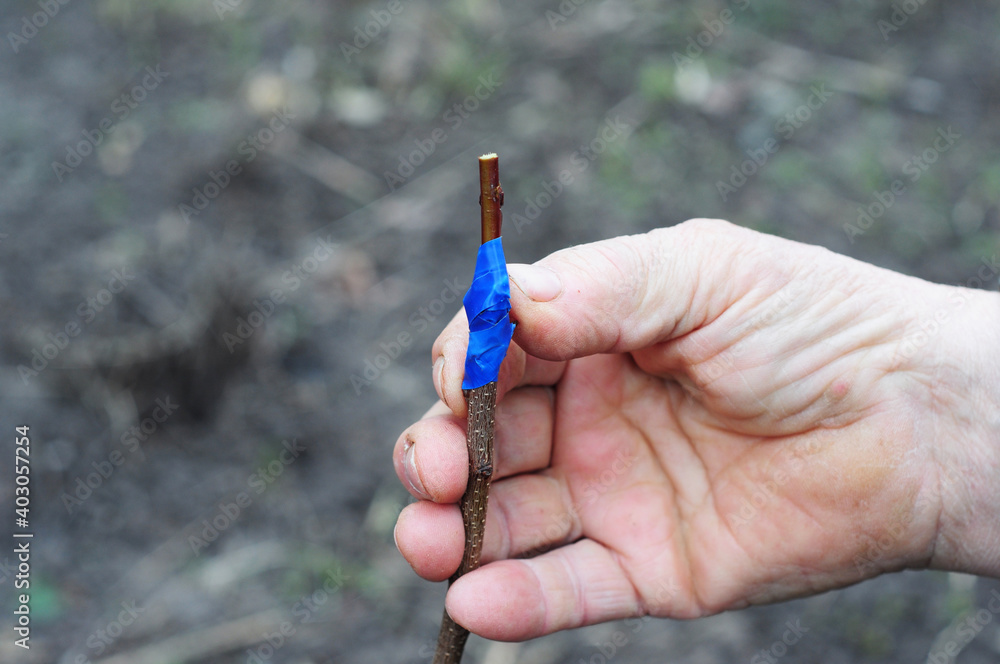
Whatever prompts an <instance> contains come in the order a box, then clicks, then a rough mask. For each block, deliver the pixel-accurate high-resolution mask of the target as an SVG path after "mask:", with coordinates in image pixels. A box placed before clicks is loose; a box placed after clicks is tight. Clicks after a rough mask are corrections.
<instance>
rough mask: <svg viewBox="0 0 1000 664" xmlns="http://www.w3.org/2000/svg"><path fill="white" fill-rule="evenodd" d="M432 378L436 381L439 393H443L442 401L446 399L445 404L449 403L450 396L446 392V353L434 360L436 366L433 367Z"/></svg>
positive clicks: (435, 386) (435, 385) (435, 384)
mask: <svg viewBox="0 0 1000 664" xmlns="http://www.w3.org/2000/svg"><path fill="white" fill-rule="evenodd" d="M431 380H433V381H434V388H435V389H436V390H437V392H438V394H440V395H441V401H444V405H446V406H447V405H448V398H447V395H445V392H444V354H443V353H442V354H441V357H439V358H438V359H436V360H434V368H433V369H431Z"/></svg>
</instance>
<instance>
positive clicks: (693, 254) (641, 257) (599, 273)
mask: <svg viewBox="0 0 1000 664" xmlns="http://www.w3.org/2000/svg"><path fill="white" fill-rule="evenodd" d="M766 237H767V236H764V235H762V234H760V233H757V232H755V231H751V230H748V229H743V228H740V227H738V226H734V225H733V224H730V223H728V222H725V221H719V220H706V219H695V220H691V221H688V222H685V223H683V224H680V225H678V226H674V227H671V228H664V229H657V230H654V231H651V232H649V233H645V234H643V235H631V236H626V237H618V238H613V239H610V240H603V241H601V242H595V243H592V244H586V245H580V246H577V247H572V248H570V249H565V250H562V251H558V252H556V253H554V254H551V255H549V256H547V257H546V258H544V259H542V260H541V261H539V262H538V263H535V264H534V265H510V266H509V268H508V269H509V274H510V279H511V285H512V286H513V288H511V308H512V311H511V316H512V318H514V319H515V320H516V321H517V327H516V328H515V332H514V340H515V341H516V342H517V344H518V345H519V346H521V347H522V348H523V349H524V350H525V351H527V352H528V353H530V354H531V355H534V356H536V357H540V358H543V359H547V360H568V359H572V358H574V357H583V356H586V355H592V354H595V353H614V352H629V351H634V350H639V349H642V348H647V347H649V346H651V345H654V344H656V343H660V342H664V341H668V340H670V339H675V338H678V337H680V336H683V335H684V334H687V333H688V332H691V331H692V330H696V329H698V328H699V327H701V326H702V325H705V324H706V323H708V322H710V321H712V320H714V319H715V318H717V317H718V316H719V315H721V314H722V313H723V312H724V311H725V310H726V308H728V307H729V306H730V305H731V304H732V303H733V302H735V301H736V300H738V299H739V297H740V296H741V295H743V294H745V293H746V292H747V291H748V290H750V289H751V288H752V287H753V285H754V280H753V276H754V271H755V270H753V269H752V268H751V269H740V270H739V272H741V273H742V274H743V275H744V277H743V278H742V279H739V278H735V277H736V276H737V275H734V272H735V271H736V270H735V267H734V266H735V265H736V263H737V261H736V258H737V256H738V255H739V256H749V255H752V254H754V251H753V249H754V247H753V246H752V245H753V244H755V243H757V244H759V243H761V242H762V241H763V238H766ZM751 262H755V261H751ZM744 267H748V268H749V267H750V266H744Z"/></svg>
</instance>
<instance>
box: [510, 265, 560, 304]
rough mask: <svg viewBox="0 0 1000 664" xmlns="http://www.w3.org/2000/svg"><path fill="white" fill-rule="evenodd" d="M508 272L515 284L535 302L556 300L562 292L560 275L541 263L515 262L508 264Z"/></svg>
mask: <svg viewBox="0 0 1000 664" xmlns="http://www.w3.org/2000/svg"><path fill="white" fill-rule="evenodd" d="M507 274H509V275H510V278H511V280H512V281H513V282H514V285H515V286H517V287H518V288H520V289H521V292H523V293H524V294H525V295H527V296H528V297H530V298H531V299H532V300H534V301H535V302H548V301H549V300H554V299H555V298H556V297H557V296H558V295H559V293H561V292H562V288H563V286H562V281H561V280H560V279H559V275H558V274H556V273H555V272H553V271H552V270H550V269H548V268H547V267H542V266H541V265H525V264H524V263H515V264H513V265H508V266H507Z"/></svg>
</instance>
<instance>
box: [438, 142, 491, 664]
mask: <svg viewBox="0 0 1000 664" xmlns="http://www.w3.org/2000/svg"><path fill="white" fill-rule="evenodd" d="M479 205H480V207H481V208H482V222H481V223H482V241H483V243H484V244H485V243H486V242H489V241H490V240H495V239H496V238H498V237H500V227H501V225H502V224H503V213H502V212H501V211H500V206H501V205H503V188H502V187H501V186H500V165H499V159H498V158H497V156H496V155H495V154H488V155H484V156H482V157H480V158H479ZM463 393H464V394H465V398H466V401H467V402H468V416H467V417H468V420H467V430H466V431H467V433H466V445H467V446H468V450H469V483H468V484H467V485H466V487H465V494H464V495H463V496H462V523H463V524H464V525H465V552H464V553H463V555H462V564H461V565H460V566H459V568H458V571H457V572H455V574H454V575H452V577H451V579H449V580H448V584H449V586H450V585H451V584H452V583H454V582H455V580H456V579H458V578H459V577H460V576H462V575H463V574H465V573H466V572H471V571H472V570H474V569H476V568H477V567H479V556H480V554H481V553H482V550H483V535H484V533H485V531H486V504H487V501H488V499H489V493H490V480H491V479H492V477H493V430H494V424H495V422H496V407H497V383H496V381H493V382H492V383H487V384H486V385H483V386H482V387H477V388H475V389H472V390H463ZM468 638H469V631H468V630H467V629H465V628H464V627H462V626H461V625H459V624H458V623H456V622H455V621H454V620H452V619H451V616H449V615H448V611H447V609H446V610H445V612H444V616H443V617H442V619H441V631H440V633H439V634H438V645H437V652H436V653H435V654H434V664H459V662H461V661H462V652H463V650H465V642H466V640H467V639H468Z"/></svg>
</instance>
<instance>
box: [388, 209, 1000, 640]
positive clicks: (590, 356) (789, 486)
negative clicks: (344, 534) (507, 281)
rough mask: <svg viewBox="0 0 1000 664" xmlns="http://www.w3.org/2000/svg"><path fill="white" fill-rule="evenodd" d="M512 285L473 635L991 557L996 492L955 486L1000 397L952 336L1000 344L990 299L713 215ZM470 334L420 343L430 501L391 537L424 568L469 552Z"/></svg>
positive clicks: (403, 467) (473, 585)
mask: <svg viewBox="0 0 1000 664" xmlns="http://www.w3.org/2000/svg"><path fill="white" fill-rule="evenodd" d="M511 286H512V287H511V291H512V295H511V299H512V317H513V318H514V319H515V320H516V321H518V327H517V330H516V333H515V337H514V341H515V343H514V344H512V345H511V349H510V351H509V352H508V354H507V357H506V359H505V360H504V365H503V367H502V369H501V375H500V394H501V401H500V404H499V407H498V413H497V440H496V455H497V463H496V470H495V472H494V481H493V485H492V493H491V496H490V502H489V511H488V517H487V526H486V528H487V530H486V539H485V544H484V552H483V561H484V563H488V564H484V566H483V567H482V568H481V569H479V570H477V571H474V572H472V573H470V574H468V575H466V576H464V577H463V578H461V579H460V580H458V581H457V582H456V583H455V584H454V585H453V586H452V588H451V589H450V591H449V593H448V598H447V609H448V612H449V613H450V614H451V616H452V617H453V618H454V619H455V620H456V621H457V622H459V623H460V624H462V625H464V626H466V627H468V628H469V629H470V630H471V631H473V632H475V633H478V634H480V635H482V636H485V637H488V638H493V639H502V640H519V639H525V638H531V637H534V636H539V635H542V634H547V633H550V632H553V631H556V630H560V629H565V628H571V627H577V626H581V625H588V624H593V623H597V622H602V621H606V620H612V619H616V618H624V617H628V616H636V615H645V614H651V615H656V616H669V617H674V618H691V617H697V616H703V615H708V614H712V613H716V612H718V611H722V610H725V609H732V608H739V607H742V606H746V605H748V604H758V603H764V602H773V601H778V600H783V599H788V598H792V597H796V596H800V595H806V594H811V593H815V592H819V591H822V590H825V589H829V588H833V587H838V586H843V585H847V584H850V583H854V582H857V581H860V580H862V579H864V578H867V577H871V576H874V575H877V574H879V573H881V572H883V571H889V570H899V569H903V568H907V567H916V568H920V567H927V566H938V567H948V568H956V569H958V568H961V569H965V570H967V571H980V572H983V571H985V572H987V573H990V572H992V573H1000V564H998V559H1000V546H998V543H1000V538H998V537H997V536H996V534H995V526H988V525H984V524H986V523H989V524H992V523H995V521H996V512H995V505H996V504H997V498H998V497H996V496H982V497H980V498H978V499H974V500H972V501H971V503H975V504H981V505H987V504H990V503H991V501H992V505H994V507H993V508H992V509H993V513H992V515H989V514H986V515H984V514H983V513H982V510H980V511H979V512H976V510H974V509H972V507H970V500H968V498H969V497H970V496H973V495H974V492H975V489H976V487H975V485H982V484H991V485H992V486H995V485H997V484H998V482H997V481H996V478H997V477H998V476H1000V475H998V474H997V470H996V469H997V468H998V458H1000V454H998V453H997V447H998V444H997V436H996V429H995V428H993V429H991V428H990V427H991V426H994V427H995V425H996V412H997V411H996V408H997V405H996V402H990V401H988V400H987V398H986V397H985V396H982V395H985V394H986V390H985V389H980V385H979V382H977V378H976V376H977V375H979V374H977V373H976V371H975V370H974V368H975V367H976V366H980V367H981V366H985V363H986V360H985V359H984V357H981V356H979V355H977V354H976V353H978V352H979V351H976V350H974V347H973V346H972V344H970V343H968V341H967V340H965V337H961V335H974V336H976V337H977V338H980V339H982V340H983V341H982V344H980V346H982V345H983V344H986V345H988V344H992V347H993V348H1000V335H998V333H997V330H998V329H1000V325H998V324H997V323H998V320H1000V315H993V317H992V318H988V319H987V320H986V322H984V321H983V318H982V316H983V314H982V310H984V309H985V310H988V311H1000V305H998V302H997V298H998V296H996V295H994V294H988V293H985V292H980V291H970V290H966V289H958V288H951V287H946V286H939V285H934V284H930V283H927V282H923V281H920V280H918V279H914V278H910V277H905V276H902V275H899V274H896V273H893V272H889V271H886V270H882V269H879V268H875V267H873V266H870V265H867V264H864V263H860V262H857V261H854V260H851V259H848V258H845V257H842V256H838V255H836V254H832V253H830V252H828V251H825V250H823V249H819V248H816V247H812V246H807V245H801V244H797V243H794V242H789V241H785V240H781V239H778V238H774V237H770V236H766V235H761V234H759V233H755V232H752V231H748V230H744V229H740V228H738V227H735V226H732V225H730V224H727V223H725V222H718V221H705V220H696V221H692V222H687V223H685V224H682V225H680V226H677V227H674V228H670V229H663V230H657V231H654V232H652V233H649V234H646V235H640V236H632V237H623V238H616V239H613V240H607V241H604V242H599V243H595V244H591V245H585V246H580V247H575V248H572V249H569V250H565V251H561V252H558V253H556V254H553V255H551V256H549V257H547V258H546V259H544V260H543V261H541V262H540V263H538V264H537V265H535V266H511ZM942 312H943V313H942ZM935 316H937V318H938V319H935ZM928 321H930V323H928ZM932 323H933V325H932ZM934 325H936V327H934ZM467 337H468V327H467V323H466V319H465V315H464V313H459V315H458V316H456V317H455V319H454V320H452V322H451V323H450V324H449V325H448V327H447V328H446V329H445V330H444V332H442V334H441V336H440V337H439V338H438V340H437V342H436V344H435V346H434V351H433V354H434V359H435V362H434V370H433V377H434V384H435V387H436V389H437V391H438V394H439V395H440V397H441V399H442V402H439V403H438V404H436V405H435V406H434V407H432V408H431V410H430V411H429V412H428V413H427V414H426V415H425V417H424V418H423V419H422V420H421V421H419V422H417V423H416V424H414V425H413V426H411V427H410V428H409V429H407V431H406V432H404V434H403V435H402V436H401V437H400V439H399V441H398V442H397V444H396V448H395V451H394V457H393V458H394V463H395V466H396V470H397V473H398V474H399V476H400V479H401V480H402V481H403V483H404V485H406V486H407V488H408V489H409V490H410V492H411V493H412V494H413V495H414V496H415V497H417V498H419V499H420V501H419V502H417V503H415V504H412V505H410V506H408V507H407V508H406V509H405V510H404V511H403V513H402V514H401V515H400V517H399V522H398V524H397V527H396V539H397V545H398V547H399V549H400V551H401V552H402V553H403V555H404V556H405V557H406V559H407V560H408V561H409V562H410V564H411V565H412V566H413V568H414V569H415V570H416V572H417V573H418V574H420V575H421V576H423V577H424V578H427V579H431V580H443V579H445V578H447V577H448V576H450V575H451V574H452V573H453V572H454V571H455V569H457V567H458V565H459V562H460V560H461V557H462V547H463V542H464V536H463V527H462V520H461V515H460V513H459V509H458V506H457V504H456V503H457V502H458V501H459V499H460V497H461V495H462V492H463V490H464V489H465V486H466V481H467V456H466V454H467V453H466V448H465V420H464V417H465V403H464V400H463V397H462V392H461V380H462V373H463V362H464V357H465V349H466V344H467V340H468V339H467ZM977 347H978V346H977ZM990 361H993V362H995V360H990ZM990 367H991V368H990V371H991V372H992V373H990V374H988V376H990V377H991V378H992V380H993V381H994V384H995V383H996V382H997V378H998V374H997V372H996V370H995V365H990ZM980 373H984V371H981V372H980ZM982 382H986V381H985V379H984V381H982ZM991 395H992V393H991ZM990 408H992V411H990ZM984 409H985V411H984ZM984 412H986V413H989V412H992V416H989V417H987V416H984ZM989 472H992V473H993V475H992V478H993V479H992V480H990V479H988V478H984V479H982V481H980V480H979V478H980V477H981V475H980V474H983V473H989ZM963 496H964V497H965V498H966V500H964V501H963V500H958V498H961V497H963ZM977 501H978V502H977ZM982 528H986V529H987V530H989V529H990V528H993V530H992V531H989V533H987V534H986V535H985V536H984V535H983V533H982V532H977V533H976V534H977V535H978V536H979V538H978V540H977V539H976V538H974V537H972V536H971V535H970V533H972V532H973V531H974V530H976V529H979V531H981V530H982ZM991 547H992V548H991ZM991 551H992V553H990V552H991Z"/></svg>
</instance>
